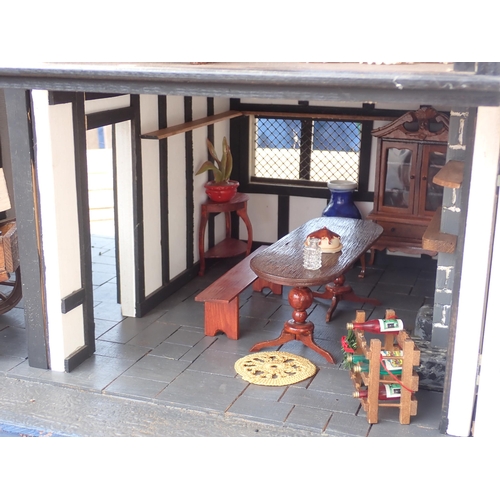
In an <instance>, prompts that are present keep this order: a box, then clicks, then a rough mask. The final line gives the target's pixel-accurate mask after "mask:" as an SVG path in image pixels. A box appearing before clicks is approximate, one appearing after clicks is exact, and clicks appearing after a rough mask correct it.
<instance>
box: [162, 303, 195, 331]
mask: <svg viewBox="0 0 500 500" xmlns="http://www.w3.org/2000/svg"><path fill="white" fill-rule="evenodd" d="M161 320H162V321H166V322H169V323H176V324H180V325H185V326H197V327H203V326H204V323H205V304H203V303H202V302H196V301H195V300H194V298H192V299H189V300H186V301H184V302H180V303H179V304H177V305H176V306H175V307H174V308H172V309H168V310H167V311H166V312H165V313H164V314H163V315H162V316H161Z"/></svg>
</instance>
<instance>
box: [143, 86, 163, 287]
mask: <svg viewBox="0 0 500 500" xmlns="http://www.w3.org/2000/svg"><path fill="white" fill-rule="evenodd" d="M157 129H158V97H157V96H155V95H142V96H141V130H144V131H153V130H157ZM158 142H159V141H157V140H152V139H143V140H142V141H141V150H142V181H143V210H144V279H145V294H146V296H147V295H149V294H150V293H152V292H153V291H155V290H157V289H158V288H160V287H161V285H162V266H161V227H160V174H159V169H158V165H159V160H160V155H159V144H158Z"/></svg>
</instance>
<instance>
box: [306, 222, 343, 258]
mask: <svg viewBox="0 0 500 500" xmlns="http://www.w3.org/2000/svg"><path fill="white" fill-rule="evenodd" d="M309 238H318V239H319V247H320V248H321V253H336V252H340V250H341V249H342V243H340V236H339V235H338V234H337V233H334V232H333V231H330V230H329V229H327V228H326V227H324V228H322V229H318V230H317V231H314V232H313V233H311V234H310V235H308V236H307V238H306V241H305V245H306V246H309Z"/></svg>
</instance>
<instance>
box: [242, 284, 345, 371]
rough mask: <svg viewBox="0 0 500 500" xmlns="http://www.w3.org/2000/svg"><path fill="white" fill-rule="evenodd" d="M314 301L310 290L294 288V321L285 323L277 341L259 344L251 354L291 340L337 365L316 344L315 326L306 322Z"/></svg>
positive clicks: (289, 297) (290, 299) (292, 301)
mask: <svg viewBox="0 0 500 500" xmlns="http://www.w3.org/2000/svg"><path fill="white" fill-rule="evenodd" d="M313 300H314V298H313V293H312V292H311V290H310V289H309V288H307V287H295V288H292V290H290V293H289V294H288V302H289V303H290V305H291V306H292V307H293V312H292V318H293V319H290V320H288V321H286V322H285V325H284V327H283V330H282V331H281V335H280V336H279V337H278V338H277V339H274V340H266V341H264V342H259V343H257V344H255V345H254V346H253V347H252V348H251V349H250V352H255V351H260V350H261V349H263V348H264V347H271V346H275V345H281V344H285V343H286V342H290V341H291V340H299V341H300V342H302V343H303V344H304V345H306V346H307V347H309V348H311V349H313V350H314V351H316V352H317V353H319V354H321V356H323V357H324V358H325V359H326V360H327V361H328V362H330V363H335V361H334V359H333V357H332V356H331V354H330V353H329V352H327V351H325V350H324V349H322V348H321V347H319V346H318V345H317V344H316V343H315V342H314V339H313V332H314V324H313V323H312V322H311V321H306V319H307V309H308V308H309V307H311V305H312V303H313Z"/></svg>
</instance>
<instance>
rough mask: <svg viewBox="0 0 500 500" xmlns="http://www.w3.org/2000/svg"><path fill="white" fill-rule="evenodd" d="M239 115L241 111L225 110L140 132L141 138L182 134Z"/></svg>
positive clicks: (158, 137) (162, 137)
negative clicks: (189, 120) (170, 125)
mask: <svg viewBox="0 0 500 500" xmlns="http://www.w3.org/2000/svg"><path fill="white" fill-rule="evenodd" d="M241 115H242V112H241V111H225V112H224V113H219V114H217V115H212V116H207V117H205V118H200V119H199V120H193V121H192V122H186V123H180V124H179V125H173V126H172V127H167V128H162V129H160V130H156V131H154V132H148V133H147V134H142V135H141V138H142V139H157V140H162V139H166V138H167V137H171V136H173V135H177V134H182V133H183V132H189V131H190V130H194V129H195V128H199V127H206V126H207V125H212V124H213V123H217V122H220V121H222V120H230V119H231V118H236V117H237V116H241Z"/></svg>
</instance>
